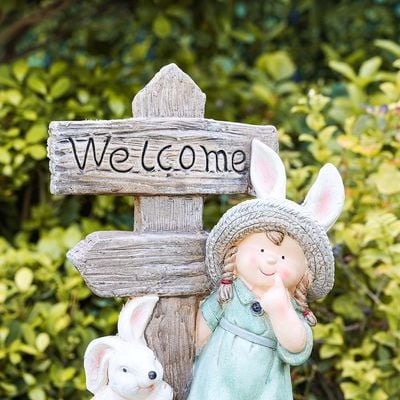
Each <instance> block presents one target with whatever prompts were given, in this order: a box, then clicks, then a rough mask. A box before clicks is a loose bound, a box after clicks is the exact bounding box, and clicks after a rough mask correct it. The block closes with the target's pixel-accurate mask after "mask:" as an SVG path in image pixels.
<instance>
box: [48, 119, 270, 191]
mask: <svg viewBox="0 0 400 400" xmlns="http://www.w3.org/2000/svg"><path fill="white" fill-rule="evenodd" d="M253 138H259V139H260V140H263V141H264V142H265V143H266V144H267V145H269V146H271V147H272V148H273V149H274V150H276V151H277V150H278V149H277V132H276V129H275V128H274V127H272V126H254V125H247V124H239V123H234V122H222V121H214V120H210V119H204V118H131V119H122V120H114V121H112V120H111V121H77V122H52V123H51V124H50V138H49V157H50V160H51V162H50V169H51V173H52V180H51V192H52V193H53V194H131V195H132V194H149V195H157V194H160V193H163V194H171V195H182V194H215V193H219V194H222V193H245V192H246V191H247V190H248V186H249V185H248V171H249V160H250V143H251V140H252V139H253Z"/></svg>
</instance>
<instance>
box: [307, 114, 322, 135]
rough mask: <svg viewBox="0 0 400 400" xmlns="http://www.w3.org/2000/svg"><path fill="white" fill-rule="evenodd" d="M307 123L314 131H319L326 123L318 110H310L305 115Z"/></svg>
mask: <svg viewBox="0 0 400 400" xmlns="http://www.w3.org/2000/svg"><path fill="white" fill-rule="evenodd" d="M306 123H307V125H308V126H309V127H310V128H311V129H312V130H313V131H315V132H318V131H320V130H321V129H322V128H323V127H324V126H325V124H326V121H325V118H324V116H323V115H322V114H321V113H319V112H312V113H310V114H308V115H307V117H306Z"/></svg>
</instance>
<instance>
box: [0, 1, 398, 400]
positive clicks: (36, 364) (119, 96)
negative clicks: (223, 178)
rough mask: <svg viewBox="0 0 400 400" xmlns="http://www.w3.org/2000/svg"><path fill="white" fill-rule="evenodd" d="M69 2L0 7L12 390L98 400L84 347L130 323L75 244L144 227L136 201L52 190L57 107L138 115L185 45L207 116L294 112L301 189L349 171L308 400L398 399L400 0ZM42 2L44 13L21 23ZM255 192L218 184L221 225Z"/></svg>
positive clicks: (1, 343) (294, 181)
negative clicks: (70, 258)
mask: <svg viewBox="0 0 400 400" xmlns="http://www.w3.org/2000/svg"><path fill="white" fill-rule="evenodd" d="M61 3H64V4H68V2H57V1H53V2H52V1H46V2H44V1H41V0H36V1H34V2H32V3H31V2H29V3H26V4H25V3H24V4H23V2H22V3H21V2H8V1H6V2H4V5H3V3H2V4H1V5H0V11H1V18H3V20H4V21H5V22H7V23H6V24H4V25H3V26H4V28H3V27H2V32H0V43H2V44H5V45H4V47H3V48H1V49H0V58H1V60H2V62H3V63H2V65H0V119H1V121H2V124H1V125H0V171H1V174H0V221H1V223H0V266H1V268H0V282H1V283H0V321H1V322H0V398H13V399H26V398H29V399H31V400H42V399H47V398H49V399H55V398H58V399H70V398H74V399H85V398H89V395H88V393H87V392H86V390H85V382H84V375H83V368H82V355H83V352H84V349H85V347H86V345H87V343H88V342H89V341H90V340H91V339H92V338H94V337H98V336H103V335H106V334H111V333H113V332H115V327H116V321H117V314H118V310H119V307H120V301H118V300H112V299H111V300H110V299H107V300H106V299H99V298H96V297H95V296H94V295H91V294H90V292H89V290H88V289H87V288H86V286H85V284H84V282H83V281H82V279H81V277H80V276H79V274H78V273H77V272H76V271H75V269H74V268H73V267H72V266H71V264H69V263H68V262H66V261H65V253H66V251H67V250H68V249H69V248H71V247H72V246H73V245H74V244H75V243H76V242H77V241H78V240H79V239H81V238H83V237H84V236H85V235H87V234H89V233H90V232H93V231H95V230H106V229H125V230H127V229H132V223H133V221H132V200H131V199H128V198H120V197H118V198H111V197H107V196H96V197H92V198H90V197H61V196H58V197H56V196H51V195H50V194H49V192H48V183H49V171H48V162H47V160H46V159H45V157H46V137H47V132H46V131H47V125H48V123H49V122H50V121H52V120H72V119H96V118H98V119H102V118H104V119H111V118H124V117H129V116H130V106H129V105H130V101H131V99H132V97H133V95H134V94H135V93H136V92H137V91H138V90H139V89H140V88H141V87H143V86H144V85H145V84H146V83H147V81H148V80H149V79H150V78H151V77H152V76H153V75H154V73H155V72H156V71H157V70H158V69H159V67H160V66H161V65H163V64H166V63H168V62H171V61H174V62H177V63H178V64H179V65H180V66H181V67H182V68H183V69H184V70H185V71H186V72H188V73H189V74H190V75H191V76H192V77H193V79H194V80H195V81H196V82H197V83H198V85H199V86H200V87H201V88H202V90H203V91H204V92H206V94H207V99H208V100H207V106H206V107H207V117H209V118H216V119H222V120H231V121H240V122H248V123H254V124H269V123H271V124H275V125H276V126H278V128H279V130H280V144H281V156H282V158H283V160H284V162H285V163H286V164H287V167H288V168H287V170H288V172H289V177H288V184H289V187H288V191H289V194H288V197H290V198H293V199H296V200H298V201H301V200H302V196H303V195H304V194H305V191H306V190H307V188H308V187H309V184H310V181H311V180H312V179H314V178H315V174H316V173H317V171H318V170H319V168H320V166H321V164H323V163H325V162H328V161H329V162H332V163H334V164H335V165H337V166H338V167H339V169H340V171H341V174H342V176H343V178H344V181H345V186H346V193H347V200H346V205H345V211H344V213H343V215H342V217H341V218H340V220H339V222H338V223H337V225H335V227H334V229H333V232H332V234H331V237H332V241H333V243H334V244H335V253H336V258H337V279H336V285H335V289H334V291H333V292H332V293H331V294H330V295H329V296H328V297H327V298H326V299H325V300H323V301H322V302H319V303H318V304H315V305H312V307H313V309H314V310H315V311H316V313H317V316H318V318H319V324H318V325H317V327H316V329H315V336H316V346H315V351H314V352H313V356H312V358H311V360H310V362H309V363H307V364H306V365H305V366H303V367H299V368H297V369H295V370H294V371H293V379H294V384H295V393H296V394H295V397H296V399H298V400H300V399H307V400H314V399H322V398H326V399H343V398H345V399H358V400H367V399H368V400H370V399H373V400H385V399H388V400H397V399H399V398H400V384H399V380H398V375H399V372H400V355H399V350H398V349H399V348H400V343H399V341H400V334H399V332H400V317H399V315H398V313H396V310H397V308H398V307H396V305H397V304H399V302H400V275H399V270H398V266H399V264H400V259H399V258H400V255H399V254H400V249H399V237H400V227H399V220H398V219H399V212H400V211H399V210H400V194H399V193H400V188H399V182H400V179H399V174H400V173H399V160H400V154H399V143H400V137H399V133H398V132H399V128H400V73H399V68H400V61H395V60H396V59H398V58H400V50H399V49H400V47H399V46H398V45H397V44H395V43H394V42H391V41H389V40H387V38H388V37H389V38H390V37H393V38H396V40H398V39H400V38H399V26H400V24H399V19H400V16H399V14H400V10H398V6H397V2H395V1H391V0H386V1H385V0H380V1H372V0H371V1H367V2H361V1H356V2H350V1H343V2H340V6H336V5H335V4H336V2H330V1H329V2H324V8H323V9H322V6H321V5H320V3H319V2H313V1H299V2H295V3H293V5H290V4H289V3H288V2H286V1H276V2H258V3H257V2H256V3H255V4H254V5H250V3H249V2H229V1H217V2H215V1H205V2H204V3H203V4H202V6H201V7H200V6H199V4H200V3H198V2H192V1H191V0H185V1H182V2H178V3H176V2H172V1H167V0H160V1H159V2H158V5H157V7H156V6H155V5H153V4H149V3H148V2H144V1H138V2H135V3H132V4H129V5H128V4H127V3H128V2H124V1H122V0H120V1H116V2H113V4H112V5H109V6H108V8H107V9H105V7H104V4H105V3H104V1H102V0H94V1H93V2H80V3H82V4H78V2H73V1H71V4H72V5H71V6H63V7H64V8H62V9H61V11H62V13H61V11H57V10H59V8H57V7H58V6H59V5H60V4H61ZM89 3H91V4H90V5H89ZM33 5H34V6H35V7H36V8H37V10H33V9H32V7H33ZM57 5H58V6H57ZM56 6H57V7H56ZM18 7H22V8H23V11H21V9H18ZM60 7H61V6H60ZM189 10H193V11H189ZM57 12H58V14H57ZM32 13H35V15H38V14H40V15H41V17H42V18H41V19H40V18H39V20H40V21H39V23H37V24H36V25H32V26H26V25H23V23H22V22H19V25H18V26H21V25H23V26H24V27H25V28H24V29H23V30H15V29H14V30H13V29H11V28H12V27H13V26H14V27H15V25H14V23H17V22H18V21H24V24H26V23H27V21H28V20H29V19H28V20H27V19H26V18H25V17H29V16H30V15H31V14H32ZM49 13H50V14H49ZM48 15H50V16H48ZM337 16H340V18H337ZM350 16H351V19H350ZM353 17H354V18H353ZM37 18H38V17H37ZM31 20H32V19H30V20H29V21H31ZM353 20H354V23H353ZM29 21H28V22H29ZM382 21H384V22H382ZM82 22H83V23H82ZM110 27H111V28H110ZM305 28H306V29H305ZM16 32H17V35H16V36H12V35H13V34H14V35H15V33H16ZM360 32H362V34H360ZM49 37H51V38H52V39H54V40H51V41H50V42H48V38H49ZM60 37H61V39H62V40H61V39H59V38H60ZM377 37H381V38H386V39H384V40H378V41H376V42H374V41H373V39H375V38H377ZM321 38H322V39H321ZM46 42H47V43H46ZM61 42H62V44H61ZM371 56H372V58H371ZM393 63H394V64H393ZM241 199H242V197H240V198H236V197H232V198H229V197H227V196H218V197H210V198H208V199H207V202H206V207H205V215H204V220H205V225H206V227H207V228H210V227H211V226H212V225H213V224H215V222H216V221H217V220H218V218H219V217H220V216H221V214H222V213H223V212H224V211H225V210H226V209H227V208H228V207H230V206H231V205H232V204H235V203H236V202H237V201H239V200H241Z"/></svg>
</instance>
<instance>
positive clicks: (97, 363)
mask: <svg viewBox="0 0 400 400" xmlns="http://www.w3.org/2000/svg"><path fill="white" fill-rule="evenodd" d="M106 351H107V349H103V350H100V351H98V352H97V353H96V356H95V357H93V362H92V363H90V364H89V365H90V369H91V370H92V371H97V370H98V369H99V367H100V364H101V361H102V360H103V357H104V356H105V354H106Z"/></svg>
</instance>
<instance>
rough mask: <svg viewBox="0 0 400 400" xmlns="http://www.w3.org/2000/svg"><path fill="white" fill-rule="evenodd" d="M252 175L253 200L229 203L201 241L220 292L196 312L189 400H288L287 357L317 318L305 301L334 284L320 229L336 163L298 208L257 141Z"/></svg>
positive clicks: (330, 203)
mask: <svg viewBox="0 0 400 400" xmlns="http://www.w3.org/2000/svg"><path fill="white" fill-rule="evenodd" d="M250 178H251V182H252V185H253V188H254V190H255V193H256V196H257V199H254V200H249V201H245V202H243V203H241V204H239V205H237V206H235V207H233V208H231V209H230V210H228V211H227V212H226V213H225V214H224V215H223V216H222V218H221V219H220V220H219V222H218V223H217V225H216V226H215V227H214V228H213V229H212V231H211V232H210V235H209V237H208V239H207V244H206V266H207V270H208V273H209V275H210V278H211V280H212V283H213V285H214V286H216V290H215V291H214V292H213V293H211V295H210V296H209V297H208V298H207V299H206V300H205V301H204V302H203V303H202V304H201V307H200V308H201V309H200V311H199V313H198V316H197V348H198V356H197V358H196V361H195V365H194V371H193V374H194V375H193V382H192V386H191V389H190V393H189V396H188V400H215V399H218V400H292V399H293V394H292V385H291V380H290V365H299V364H302V363H304V362H305V361H306V360H307V359H308V357H309V356H310V353H311V350H312V342H313V337H312V330H311V328H310V326H313V325H315V323H316V319H315V316H314V314H313V313H312V312H311V311H310V310H309V308H308V305H307V302H308V301H310V300H316V299H319V298H321V297H324V296H325V295H326V294H327V293H328V292H329V291H330V290H331V289H332V287H333V281H334V260H333V254H332V250H331V247H330V244H329V240H328V237H327V235H326V233H325V231H326V230H328V229H329V228H330V227H331V226H332V224H333V223H334V222H335V220H336V219H337V217H338V216H339V214H340V212H341V209H342V207H343V203H344V188H343V183H342V179H341V177H340V175H339V173H338V171H337V170H336V168H335V167H334V166H333V165H331V164H327V165H325V166H324V167H323V168H322V169H321V170H320V173H319V175H318V178H317V180H316V182H315V184H314V185H313V186H312V188H311V190H310V191H309V193H308V195H307V197H306V199H305V202H304V203H303V204H302V205H301V206H300V205H298V204H296V203H293V202H292V201H290V200H287V199H286V198H285V197H286V195H285V193H286V188H285V187H286V174H285V168H284V165H283V163H282V161H281V160H280V158H279V156H278V155H277V154H276V153H274V152H273V151H272V150H271V149H270V148H269V147H268V146H266V145H264V144H263V143H261V142H260V141H258V140H256V139H255V140H253V143H252V159H251V166H250Z"/></svg>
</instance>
